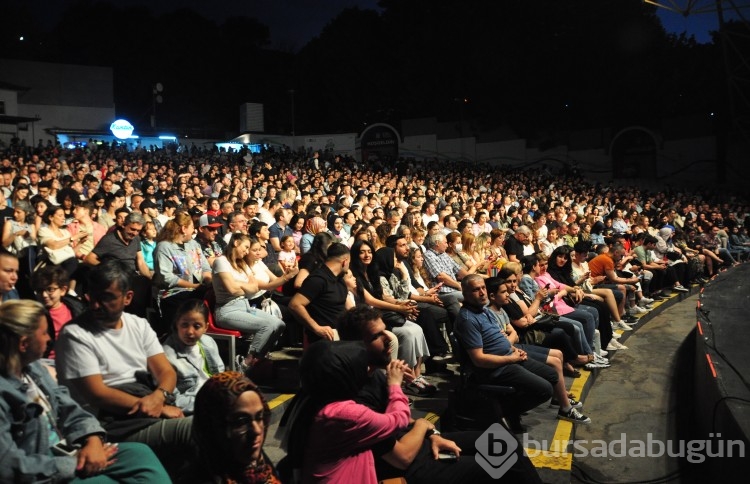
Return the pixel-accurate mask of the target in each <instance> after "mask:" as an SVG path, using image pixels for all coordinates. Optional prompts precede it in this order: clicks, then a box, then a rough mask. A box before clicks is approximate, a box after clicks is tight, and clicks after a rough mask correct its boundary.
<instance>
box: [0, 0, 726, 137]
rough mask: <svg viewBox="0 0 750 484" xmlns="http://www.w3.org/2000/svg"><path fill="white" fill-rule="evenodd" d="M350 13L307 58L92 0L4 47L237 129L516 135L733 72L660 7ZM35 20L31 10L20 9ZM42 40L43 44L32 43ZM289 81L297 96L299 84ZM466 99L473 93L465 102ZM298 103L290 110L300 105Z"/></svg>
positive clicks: (131, 101) (139, 105)
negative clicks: (246, 123)
mask: <svg viewBox="0 0 750 484" xmlns="http://www.w3.org/2000/svg"><path fill="white" fill-rule="evenodd" d="M379 6H380V11H379V12H375V11H371V10H362V9H358V8H350V9H346V10H344V11H342V12H341V13H340V14H339V15H338V16H336V17H335V18H334V19H332V20H331V22H330V23H329V24H328V25H327V26H326V27H325V28H324V29H323V31H322V32H321V33H320V35H319V36H318V37H316V38H315V39H313V40H312V41H311V42H309V43H308V44H307V45H306V46H305V47H303V48H302V49H301V50H300V51H299V52H296V53H283V52H278V51H273V50H270V49H268V48H267V47H268V45H269V39H270V31H269V28H268V27H267V26H265V25H262V24H261V23H260V22H258V21H257V20H256V19H252V18H247V17H238V18H230V19H228V20H226V21H225V22H224V23H223V24H221V25H218V24H216V23H215V22H213V21H211V20H208V19H206V18H204V17H202V16H200V15H198V14H196V13H194V12H192V11H190V10H186V9H182V10H178V11H175V12H173V13H170V14H165V15H161V16H155V15H153V14H152V13H150V12H149V10H147V9H145V8H142V7H138V8H120V7H117V6H114V5H112V4H109V3H105V2H101V1H96V2H95V1H92V0H83V1H81V2H78V3H77V4H75V5H74V6H72V7H71V8H69V9H68V10H67V11H66V12H65V14H64V16H63V17H62V20H61V22H60V23H59V24H58V25H57V26H56V27H55V28H54V29H53V30H51V31H49V32H41V31H39V29H38V28H37V29H36V30H34V29H33V28H31V27H32V26H33V25H30V26H29V31H35V34H34V35H36V36H37V37H38V39H39V41H40V43H39V44H38V45H37V44H33V45H31V46H29V44H27V45H24V46H20V45H17V44H13V43H12V42H10V40H12V39H10V37H9V36H8V35H6V36H5V37H0V39H2V41H3V43H4V44H5V43H6V42H9V45H7V47H8V48H6V49H4V50H5V52H6V54H5V55H9V56H12V57H24V58H34V59H39V60H48V61H56V62H72V63H78V64H94V65H111V66H113V67H114V72H115V99H116V102H117V110H118V114H123V115H128V116H130V117H132V118H133V119H134V120H136V121H138V120H143V119H147V117H148V115H149V114H150V110H151V101H152V97H151V96H152V95H151V87H152V86H153V84H154V83H156V82H161V83H162V84H163V85H164V86H165V92H164V100H165V102H164V104H163V105H160V106H158V107H157V110H158V114H159V118H160V124H164V125H171V126H182V127H188V126H189V127H206V128H217V129H223V130H226V131H234V130H236V127H237V118H238V106H239V104H240V103H242V102H248V101H249V102H260V103H263V104H264V105H265V112H266V130H267V131H275V132H290V131H291V126H292V116H294V123H295V124H296V131H297V132H344V131H360V130H361V129H362V128H363V126H364V125H365V124H369V123H373V122H383V121H385V122H397V121H398V120H399V119H403V118H408V117H422V116H437V117H439V118H441V119H458V118H462V119H465V120H471V122H472V123H473V125H474V126H476V127H478V128H479V129H491V128H492V127H495V126H498V125H502V124H506V125H511V126H513V127H514V128H515V129H516V130H517V131H518V132H519V133H521V134H524V135H533V133H534V132H535V131H538V130H541V129H545V130H567V129H571V128H577V127H595V126H616V125H621V124H632V123H639V124H655V123H658V120H659V119H661V118H662V117H664V116H675V115H684V114H691V113H693V112H697V111H704V110H712V109H713V108H714V106H715V105H716V104H717V103H718V102H719V101H720V96H719V95H718V94H717V92H720V91H721V89H722V87H721V83H722V82H723V81H722V80H721V79H722V75H723V74H722V69H721V66H720V61H718V60H717V59H719V57H718V55H717V51H716V48H715V47H714V45H713V44H710V45H698V44H696V43H695V42H694V41H692V40H691V39H689V38H685V37H684V36H674V35H669V34H667V33H666V32H665V31H664V29H663V28H662V26H661V24H660V22H659V20H658V18H657V16H656V15H655V8H654V7H653V6H650V5H648V4H646V3H644V2H640V1H635V0H633V1H624V0H534V1H528V0H526V1H523V0H503V1H490V0H473V1H470V2H466V1H459V0H381V1H380V3H379ZM10 14H12V15H14V16H17V17H19V24H24V23H26V24H34V16H33V15H32V13H31V12H25V11H23V8H21V7H19V8H18V9H16V10H13V11H11V12H10ZM35 46H36V47H35ZM292 90H293V94H292V92H291V91H292ZM464 100H466V101H464ZM292 103H294V108H293V109H292Z"/></svg>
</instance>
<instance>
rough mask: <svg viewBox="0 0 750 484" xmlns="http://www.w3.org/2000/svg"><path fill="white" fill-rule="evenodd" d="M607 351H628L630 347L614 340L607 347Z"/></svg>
mask: <svg viewBox="0 0 750 484" xmlns="http://www.w3.org/2000/svg"><path fill="white" fill-rule="evenodd" d="M607 349H608V350H609V351H617V350H626V349H628V347H627V346H625V345H624V344H622V343H620V342H619V341H617V340H616V339H613V340H611V341H610V342H609V344H608V345H607Z"/></svg>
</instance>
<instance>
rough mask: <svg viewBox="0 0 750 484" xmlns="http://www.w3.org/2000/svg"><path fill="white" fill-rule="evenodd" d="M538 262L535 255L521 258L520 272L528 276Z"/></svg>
mask: <svg viewBox="0 0 750 484" xmlns="http://www.w3.org/2000/svg"><path fill="white" fill-rule="evenodd" d="M538 261H539V259H538V258H537V256H536V254H531V255H527V256H524V257H521V261H520V262H521V272H523V273H524V274H529V273H530V272H531V270H532V269H533V268H534V266H535V265H536V263H537V262H538Z"/></svg>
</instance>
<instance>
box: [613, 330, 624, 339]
mask: <svg viewBox="0 0 750 484" xmlns="http://www.w3.org/2000/svg"><path fill="white" fill-rule="evenodd" d="M612 338H614V339H620V338H622V335H621V334H620V333H615V332H614V331H613V332H612Z"/></svg>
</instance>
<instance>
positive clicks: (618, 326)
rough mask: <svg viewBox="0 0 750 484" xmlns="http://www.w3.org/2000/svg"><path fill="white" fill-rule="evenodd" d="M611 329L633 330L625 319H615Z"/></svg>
mask: <svg viewBox="0 0 750 484" xmlns="http://www.w3.org/2000/svg"><path fill="white" fill-rule="evenodd" d="M612 329H621V330H623V331H633V328H631V327H630V325H628V323H626V322H625V321H615V322H613V323H612Z"/></svg>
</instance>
